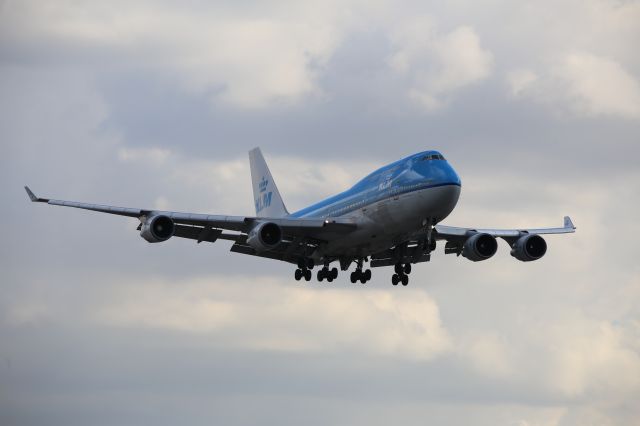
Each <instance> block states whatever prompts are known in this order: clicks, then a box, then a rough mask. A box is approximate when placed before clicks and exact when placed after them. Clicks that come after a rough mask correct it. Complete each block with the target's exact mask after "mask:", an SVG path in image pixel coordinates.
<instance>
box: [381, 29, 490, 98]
mask: <svg viewBox="0 0 640 426" xmlns="http://www.w3.org/2000/svg"><path fill="white" fill-rule="evenodd" d="M432 27H433V25H432V24H431V21H430V20H428V19H414V20H413V21H411V22H409V23H407V24H405V25H403V26H402V27H400V28H399V29H397V30H396V31H395V33H394V34H393V40H394V43H395V45H396V52H395V53H394V54H393V56H392V57H391V58H390V59H389V64H390V66H391V68H392V69H393V70H395V71H396V73H398V74H399V75H401V76H403V77H405V78H408V79H409V81H410V89H409V96H410V97H411V98H413V99H414V100H416V101H418V102H419V103H420V104H422V105H423V106H424V107H425V108H426V109H427V110H434V109H437V108H440V107H441V106H443V104H445V103H446V101H447V100H448V98H449V96H450V95H451V94H452V93H453V92H455V91H457V90H460V89H461V88H463V87H466V86H468V85H471V84H474V83H476V82H478V81H480V80H483V79H484V78H486V77H487V76H489V74H490V72H491V68H492V64H493V55H492V54H491V52H489V51H488V50H486V49H484V48H482V47H481V46H480V38H479V37H478V35H477V34H476V32H475V30H474V29H473V28H471V27H467V26H462V27H458V28H456V29H454V30H453V31H451V32H450V33H447V34H437V33H436V32H435V31H434V30H433V28H432Z"/></svg>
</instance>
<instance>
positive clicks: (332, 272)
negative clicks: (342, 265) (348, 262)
mask: <svg viewBox="0 0 640 426" xmlns="http://www.w3.org/2000/svg"><path fill="white" fill-rule="evenodd" d="M325 278H326V279H327V281H329V282H331V281H333V280H335V279H336V278H338V268H333V269H329V267H328V266H325V267H324V268H322V269H320V270H319V271H318V281H320V282H322V280H324V279H325ZM307 281H309V280H307Z"/></svg>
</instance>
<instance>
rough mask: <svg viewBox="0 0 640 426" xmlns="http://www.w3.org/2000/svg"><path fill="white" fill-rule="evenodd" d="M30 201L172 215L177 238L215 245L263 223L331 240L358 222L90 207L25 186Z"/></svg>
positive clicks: (289, 233)
mask: <svg viewBox="0 0 640 426" xmlns="http://www.w3.org/2000/svg"><path fill="white" fill-rule="evenodd" d="M25 190H26V191H27V194H28V195H29V198H30V199H31V201H33V202H39V203H47V204H50V205H53V206H63V207H74V208H78V209H84V210H91V211H96V212H100V213H109V214H114V215H118V216H128V217H136V218H138V219H140V221H141V222H142V221H144V220H145V218H148V217H152V216H159V215H163V216H168V217H170V218H171V219H172V220H173V222H174V224H175V225H176V232H175V234H174V236H176V237H181V238H189V239H194V240H197V241H198V242H201V241H209V242H214V241H216V240H217V238H223V239H228V240H234V241H236V242H239V243H243V239H244V240H246V235H242V234H247V233H248V232H250V231H251V229H253V227H254V226H256V224H258V223H260V222H271V223H275V224H277V225H278V226H280V228H281V229H282V232H283V236H284V237H285V238H286V239H289V240H296V241H302V240H309V239H311V240H319V241H327V240H330V239H333V238H336V237H337V236H340V235H344V234H346V233H349V232H352V231H354V230H355V229H356V228H357V226H356V224H355V223H353V222H351V221H349V220H347V219H342V218H327V219H301V218H288V217H279V218H266V217H260V218H258V217H251V216H222V215H208V214H199V213H181V212H173V211H164V210H154V209H139V208H131V207H116V206H108V205H102V204H90V203H82V202H77V201H65V200H54V199H50V198H40V197H37V196H36V195H35V194H34V193H33V192H32V191H31V190H30V189H29V187H26V186H25ZM220 230H227V231H237V232H241V233H242V234H239V235H237V234H231V235H229V234H226V235H225V234H222V233H221V231H220Z"/></svg>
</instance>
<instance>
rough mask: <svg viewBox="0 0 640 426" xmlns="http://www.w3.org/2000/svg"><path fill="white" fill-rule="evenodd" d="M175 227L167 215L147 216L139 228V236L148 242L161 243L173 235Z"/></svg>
mask: <svg viewBox="0 0 640 426" xmlns="http://www.w3.org/2000/svg"><path fill="white" fill-rule="evenodd" d="M175 229H176V227H175V225H174V223H173V220H172V219H171V218H170V217H169V216H164V215H158V216H152V217H150V218H147V220H145V221H144V223H143V224H142V227H141V228H140V236H141V237H142V238H144V239H145V240H147V241H148V242H150V243H161V242H163V241H167V240H168V239H169V238H171V237H172V236H173V233H174V231H175Z"/></svg>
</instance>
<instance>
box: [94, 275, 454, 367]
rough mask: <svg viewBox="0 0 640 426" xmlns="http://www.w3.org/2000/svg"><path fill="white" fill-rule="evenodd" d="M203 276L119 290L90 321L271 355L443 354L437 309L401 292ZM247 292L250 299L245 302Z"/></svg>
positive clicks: (446, 342)
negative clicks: (214, 340) (199, 336)
mask: <svg viewBox="0 0 640 426" xmlns="http://www.w3.org/2000/svg"><path fill="white" fill-rule="evenodd" d="M228 281H229V280H228V279H227V278H225V279H221V278H218V277H208V278H202V279H197V280H192V281H183V282H180V283H175V282H172V283H167V282H147V283H145V284H142V283H137V284H135V285H133V284H132V285H123V286H119V287H118V288H119V291H118V292H117V294H116V295H114V297H112V298H111V299H110V300H106V301H104V305H103V306H100V307H95V312H96V320H97V321H98V322H101V323H106V324H109V325H112V326H118V327H130V328H156V329H165V330H174V331H180V332H190V333H204V334H213V335H217V336H218V337H219V338H220V339H221V341H223V342H224V345H225V346H227V347H235V348H245V349H247V348H249V349H256V350H264V349H266V350H274V351H293V352H299V351H313V352H316V353H317V352H320V353H322V352H336V351H343V350H348V351H350V352H351V351H355V352H364V353H365V354H369V355H382V356H391V357H398V358H408V359H415V360H421V361H427V360H430V359H432V358H434V357H436V356H439V355H441V354H443V353H446V352H447V351H448V350H449V349H450V346H451V344H450V338H449V335H448V333H447V331H446V330H445V329H444V327H443V326H442V322H441V320H440V315H439V311H438V307H437V305H436V304H435V303H434V301H433V300H432V299H431V298H430V297H429V296H427V295H426V294H425V293H423V292H420V291H410V290H407V291H405V292H403V293H396V294H390V293H388V292H386V291H375V290H374V291H368V292H366V293H362V292H361V291H358V290H360V289H353V290H344V289H326V290H324V291H318V290H317V289H314V288H310V287H308V286H306V287H298V286H296V285H295V284H291V285H287V286H282V285H279V284H278V283H277V282H276V281H274V280H271V279H262V280H261V282H260V283H259V285H256V284H255V280H254V279H251V278H242V277H235V278H234V279H233V282H234V284H233V286H232V287H229V285H228ZM247 292H250V293H251V296H250V297H247Z"/></svg>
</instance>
